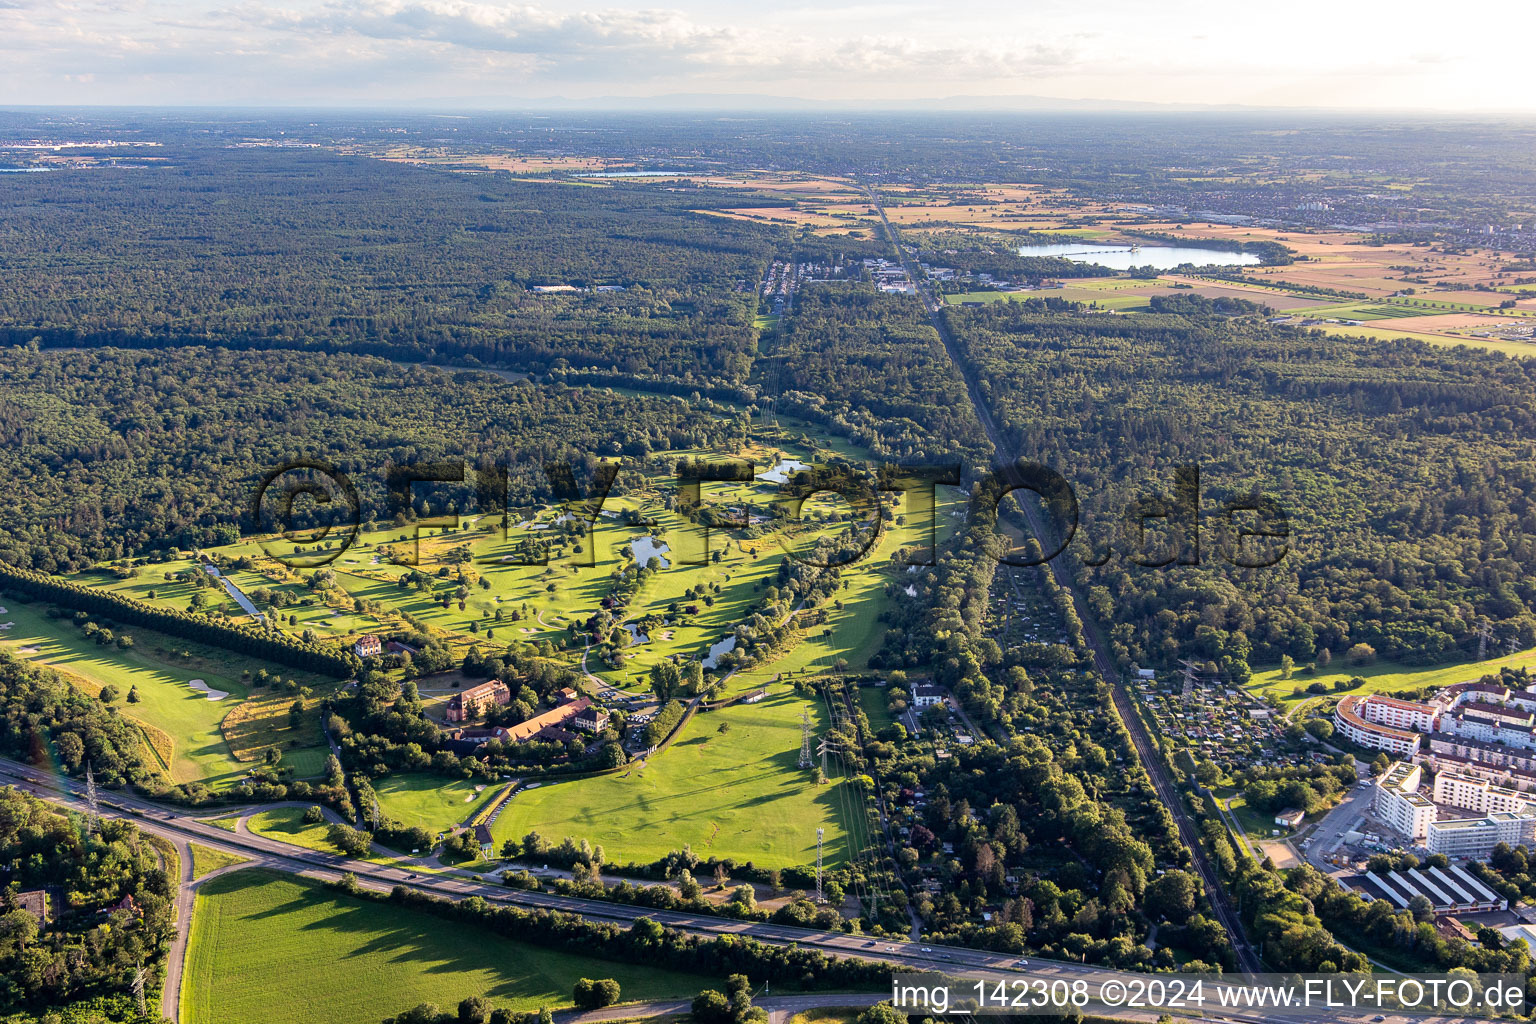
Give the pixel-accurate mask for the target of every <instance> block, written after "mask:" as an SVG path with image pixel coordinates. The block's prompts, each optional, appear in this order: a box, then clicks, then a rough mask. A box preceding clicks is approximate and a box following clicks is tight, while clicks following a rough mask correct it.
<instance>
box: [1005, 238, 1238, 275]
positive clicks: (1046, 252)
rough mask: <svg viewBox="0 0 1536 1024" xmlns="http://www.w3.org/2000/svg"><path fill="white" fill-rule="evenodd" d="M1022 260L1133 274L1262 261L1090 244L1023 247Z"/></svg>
mask: <svg viewBox="0 0 1536 1024" xmlns="http://www.w3.org/2000/svg"><path fill="white" fill-rule="evenodd" d="M1019 255H1020V256H1060V257H1062V258H1063V259H1069V260H1071V261H1072V262H1073V263H1094V264H1097V265H1098V266H1101V267H1108V268H1109V269H1111V270H1130V269H1131V268H1132V267H1147V266H1151V267H1156V268H1157V269H1158V270H1172V269H1174V268H1175V267H1178V266H1182V265H1183V264H1185V263H1193V264H1194V265H1195V266H1197V267H1206V266H1220V267H1251V266H1253V265H1254V264H1256V263H1258V262H1259V258H1258V257H1257V256H1255V255H1253V253H1249V252H1227V251H1226V250H1225V249H1203V248H1200V247H1198V246H1192V245H1189V246H1186V245H1143V246H1139V247H1137V248H1132V247H1131V246H1129V245H1093V244H1090V243H1087V242H1062V243H1057V244H1052V245H1021V246H1019Z"/></svg>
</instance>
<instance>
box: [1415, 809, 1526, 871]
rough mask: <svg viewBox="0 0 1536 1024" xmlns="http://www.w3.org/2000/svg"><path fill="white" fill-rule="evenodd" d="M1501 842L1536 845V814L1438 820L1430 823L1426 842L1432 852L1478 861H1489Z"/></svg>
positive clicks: (1505, 813)
mask: <svg viewBox="0 0 1536 1024" xmlns="http://www.w3.org/2000/svg"><path fill="white" fill-rule="evenodd" d="M1500 843H1508V844H1509V845H1510V846H1521V845H1524V846H1532V845H1533V844H1536V814H1516V813H1514V812H1512V811H1494V812H1493V813H1492V814H1489V815H1486V816H1484V817H1481V818H1459V819H1455V820H1450V821H1435V822H1431V823H1430V826H1429V834H1428V835H1427V836H1426V837H1425V841H1424V845H1425V847H1426V848H1427V849H1428V850H1429V852H1430V853H1443V854H1445V855H1446V856H1447V857H1470V858H1475V859H1477V860H1484V859H1486V858H1487V857H1488V855H1489V854H1491V853H1492V852H1493V848H1494V847H1495V846H1498V845H1499V844H1500Z"/></svg>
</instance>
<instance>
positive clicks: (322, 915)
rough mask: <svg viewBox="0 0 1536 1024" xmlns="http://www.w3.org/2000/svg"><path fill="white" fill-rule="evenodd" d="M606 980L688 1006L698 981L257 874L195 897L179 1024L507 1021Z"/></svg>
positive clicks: (631, 993) (637, 995)
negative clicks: (581, 981)
mask: <svg viewBox="0 0 1536 1024" xmlns="http://www.w3.org/2000/svg"><path fill="white" fill-rule="evenodd" d="M582 977H589V978H613V979H615V980H617V981H618V982H619V985H620V988H621V991H622V998H623V999H624V1000H626V1001H633V1000H642V999H660V998H677V997H685V996H690V995H693V994H695V993H697V992H698V991H699V990H700V989H701V988H705V987H708V985H709V984H710V982H709V980H708V979H706V978H703V977H698V976H693V975H687V974H681V973H677V972H673V971H665V970H658V969H655V968H651V967H645V966H640V965H634V964H624V963H615V962H611V961H606V960H596V959H588V958H585V957H579V956H575V955H573V954H570V953H565V952H561V951H557V950H551V949H545V948H541V947H539V946H536V945H531V944H525V943H519V942H512V941H510V940H508V939H504V938H501V937H500V936H498V935H495V934H493V933H491V932H489V931H485V930H482V929H479V928H476V927H472V926H467V925H458V924H450V923H449V922H447V921H444V920H441V919H440V918H436V917H433V916H431V915H430V914H426V913H423V912H421V911H416V910H409V909H406V908H403V907H398V906H393V905H387V904H380V903H374V902H372V901H368V900H362V899H358V898H355V897H350V896H346V895H344V894H342V893H338V892H333V891H331V890H329V889H326V888H324V887H323V886H321V885H320V884H319V883H317V882H311V881H308V880H306V879H302V878H297V877H293V876H288V875H281V874H278V873H276V872H270V871H265V870H259V869H246V870H242V871H234V872H231V873H229V874H227V875H224V876H221V877H219V878H215V879H213V880H211V881H210V882H208V883H207V884H206V885H205V886H203V888H202V889H200V890H199V891H198V894H197V904H196V908H195V910H194V911H193V917H192V930H191V936H190V940H189V944H188V949H187V966H186V974H185V977H184V979H183V982H182V992H181V995H182V1017H181V1020H182V1024H312V1022H315V1021H324V1022H325V1024H377V1022H378V1021H379V1020H381V1019H382V1018H384V1017H386V1016H389V1015H393V1014H396V1013H399V1012H400V1011H402V1010H406V1009H409V1008H410V1007H412V1006H415V1005H417V1004H418V1003H424V1002H430V1003H436V1004H437V1005H438V1006H440V1007H444V1008H447V1009H450V1010H451V1009H452V1008H453V1007H455V1006H457V1005H458V1002H459V1000H461V999H463V998H464V997H465V996H469V995H475V994H479V995H483V996H485V997H486V998H487V999H489V1000H490V1001H491V1002H492V1003H493V1004H494V1005H496V1006H499V1007H507V1008H509V1009H513V1010H537V1009H539V1008H540V1007H542V1006H548V1007H550V1008H552V1009H558V1008H561V1007H569V1006H570V1005H571V986H572V985H574V984H575V982H576V979H578V978H582Z"/></svg>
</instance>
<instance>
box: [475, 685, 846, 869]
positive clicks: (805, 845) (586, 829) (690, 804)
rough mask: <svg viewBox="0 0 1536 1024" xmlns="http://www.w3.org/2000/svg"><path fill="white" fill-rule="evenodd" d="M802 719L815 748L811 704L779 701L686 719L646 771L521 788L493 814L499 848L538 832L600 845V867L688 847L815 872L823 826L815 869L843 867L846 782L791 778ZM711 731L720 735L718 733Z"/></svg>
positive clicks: (809, 775) (808, 775)
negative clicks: (603, 861) (821, 861)
mask: <svg viewBox="0 0 1536 1024" xmlns="http://www.w3.org/2000/svg"><path fill="white" fill-rule="evenodd" d="M802 710H809V711H810V712H811V726H812V736H813V741H814V738H815V737H816V736H819V735H820V734H821V731H822V730H823V729H825V728H826V723H825V716H824V714H823V713H822V710H821V707H820V705H819V704H817V703H813V702H811V701H807V700H804V699H802V698H799V697H796V696H795V695H793V694H791V693H788V692H783V691H782V690H781V692H779V693H776V694H773V695H771V696H769V697H768V698H767V699H766V700H764V701H762V702H761V703H759V704H745V705H738V706H735V707H729V708H724V709H721V710H719V711H711V712H706V713H701V714H698V715H695V716H694V718H693V720H692V721H691V722H689V723H688V727H687V729H686V730H685V731H684V733H683V735H682V736H681V737H680V738H679V739H678V740H677V742H675V743H674V744H673V745H672V746H671V747H669V748H668V749H666V750H664V751H662V752H661V753H660V754H658V755H657V756H656V757H655V758H653V759H652V760H651V761H650V762H649V763H648V764H647V765H646V766H645V767H644V768H639V767H635V766H631V767H630V768H629V769H627V770H626V771H623V772H618V773H615V774H612V775H602V776H598V777H595V778H588V779H577V780H573V781H570V782H559V783H554V784H549V785H543V786H539V787H538V788H535V789H524V790H522V791H520V792H518V793H517V794H516V795H515V796H513V797H512V799H511V800H509V801H507V803H506V805H505V806H504V807H503V808H502V811H501V816H500V817H499V818H497V820H496V824H495V825H494V826H493V827H492V832H493V834H494V835H495V836H496V840H497V842H498V844H499V843H500V842H501V841H502V840H505V839H513V838H515V839H521V838H522V837H523V836H525V835H526V834H528V833H529V832H537V833H539V835H540V836H542V837H544V838H545V839H546V840H549V841H550V842H554V843H558V842H560V841H561V840H562V839H564V838H566V837H567V836H570V837H572V838H577V839H582V838H585V839H589V840H591V841H592V843H593V844H594V845H600V846H602V847H603V853H604V854H605V856H606V857H607V860H608V862H609V863H612V864H625V863H628V862H630V861H635V862H639V863H646V862H649V861H653V860H655V859H657V858H658V857H662V856H664V855H665V854H667V853H668V852H670V851H672V850H680V849H682V847H683V845H684V844H685V843H686V844H689V845H690V846H691V847H692V848H693V852H694V853H696V854H698V855H699V856H700V857H710V856H716V857H732V858H735V859H736V860H737V861H741V862H745V861H752V862H753V863H754V864H756V865H758V866H760V867H769V868H783V867H792V866H803V865H807V864H811V865H814V864H815V863H816V829H817V827H824V828H825V829H826V830H827V833H826V845H825V849H824V858H825V862H826V863H827V864H828V865H830V866H834V867H836V866H841V865H842V864H844V863H845V862H846V861H847V836H846V828H845V824H844V822H843V820H842V812H841V810H840V809H841V807H842V806H843V805H844V803H848V804H849V805H854V804H855V801H853V800H852V799H851V796H852V794H851V793H839V791H838V790H839V788H840V787H842V786H844V785H846V783H841V782H839V783H832V784H828V785H825V786H817V785H816V776H815V772H814V771H813V770H812V769H808V768H797V767H796V762H797V761H798V760H799V758H800V713H801V711H802ZM721 725H728V726H729V727H730V728H729V729H728V730H727V731H726V732H723V733H722V732H720V731H719V730H720V726H721Z"/></svg>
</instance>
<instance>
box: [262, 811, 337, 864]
mask: <svg viewBox="0 0 1536 1024" xmlns="http://www.w3.org/2000/svg"><path fill="white" fill-rule="evenodd" d="M305 810H306V808H303V807H274V808H272V809H271V810H270V811H262V812H260V813H259V814H253V815H251V817H250V819H249V820H248V821H246V823H245V827H246V828H248V829H250V830H251V831H252V832H254V833H255V834H256V835H258V836H264V837H265V838H267V839H276V840H277V841H278V842H280V843H292V844H293V845H294V846H302V847H305V848H306V849H310V850H320V851H322V852H324V853H336V852H338V851H337V849H336V847H334V846H332V845H331V844H330V843H329V842H328V841H326V838H325V834H326V831H327V830H328V829H329V828H330V826H329V825H328V824H326V823H325V822H321V823H320V824H318V825H306V824H305V823H304V812H305Z"/></svg>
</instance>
